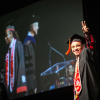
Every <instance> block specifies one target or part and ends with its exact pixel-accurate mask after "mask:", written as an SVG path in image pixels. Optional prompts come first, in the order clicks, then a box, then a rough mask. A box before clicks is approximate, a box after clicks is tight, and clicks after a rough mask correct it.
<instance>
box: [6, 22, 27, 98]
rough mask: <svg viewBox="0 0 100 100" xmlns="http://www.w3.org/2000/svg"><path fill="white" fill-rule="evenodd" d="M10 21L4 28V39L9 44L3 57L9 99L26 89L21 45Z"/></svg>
mask: <svg viewBox="0 0 100 100" xmlns="http://www.w3.org/2000/svg"><path fill="white" fill-rule="evenodd" d="M12 23H14V22H13V21H11V23H8V24H7V25H6V30H5V34H6V36H5V41H6V44H7V45H8V46H9V47H8V52H7V54H6V59H5V86H6V89H7V93H8V97H9V98H10V99H13V98H16V97H18V96H20V95H21V94H20V93H22V92H23V95H24V92H26V91H27V86H26V76H25V64H24V53H23V52H24V51H23V45H22V43H21V42H20V41H19V36H18V33H17V32H16V31H15V28H14V26H12ZM21 96H22V95H21Z"/></svg>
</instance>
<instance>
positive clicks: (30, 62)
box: [24, 22, 39, 95]
mask: <svg viewBox="0 0 100 100" xmlns="http://www.w3.org/2000/svg"><path fill="white" fill-rule="evenodd" d="M38 29H39V26H38V22H34V23H33V24H31V25H30V30H29V31H28V34H27V36H26V38H25V40H24V57H25V69H26V80H27V89H28V95H30V94H34V93H36V92H37V86H36V70H35V46H36V41H35V37H34V36H35V35H37V33H38Z"/></svg>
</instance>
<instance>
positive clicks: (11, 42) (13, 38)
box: [9, 38, 14, 48]
mask: <svg viewBox="0 0 100 100" xmlns="http://www.w3.org/2000/svg"><path fill="white" fill-rule="evenodd" d="M13 41H14V38H13V39H12V41H11V44H10V46H9V48H12V45H13Z"/></svg>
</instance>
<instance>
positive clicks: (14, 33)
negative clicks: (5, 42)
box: [10, 30, 20, 41]
mask: <svg viewBox="0 0 100 100" xmlns="http://www.w3.org/2000/svg"><path fill="white" fill-rule="evenodd" d="M10 31H11V32H12V33H13V38H15V39H17V40H19V41H20V39H19V35H18V33H17V31H12V30H10Z"/></svg>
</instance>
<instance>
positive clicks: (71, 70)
mask: <svg viewBox="0 0 100 100" xmlns="http://www.w3.org/2000/svg"><path fill="white" fill-rule="evenodd" d="M68 72H69V75H70V76H72V75H73V72H74V68H73V66H72V65H69V66H68Z"/></svg>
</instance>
